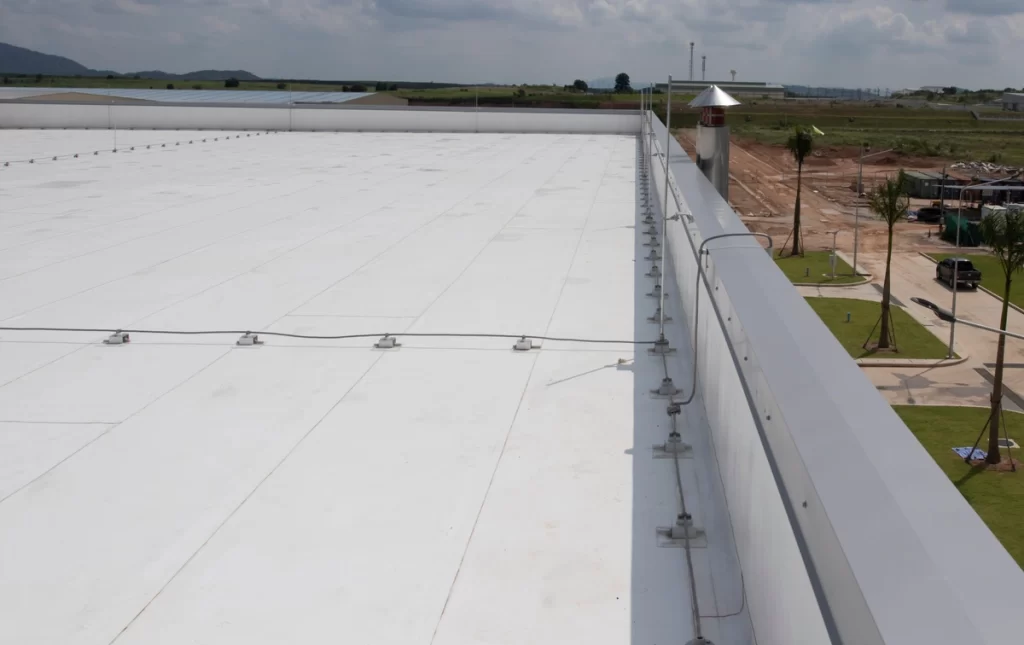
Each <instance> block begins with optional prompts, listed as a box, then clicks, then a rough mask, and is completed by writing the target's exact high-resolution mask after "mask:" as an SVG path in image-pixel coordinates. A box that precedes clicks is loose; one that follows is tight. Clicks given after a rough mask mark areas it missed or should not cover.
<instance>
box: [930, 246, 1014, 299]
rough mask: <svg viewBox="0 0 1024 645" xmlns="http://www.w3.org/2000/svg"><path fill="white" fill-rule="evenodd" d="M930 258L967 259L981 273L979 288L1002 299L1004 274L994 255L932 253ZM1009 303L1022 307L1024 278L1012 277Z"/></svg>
mask: <svg viewBox="0 0 1024 645" xmlns="http://www.w3.org/2000/svg"><path fill="white" fill-rule="evenodd" d="M932 257H933V258H935V259H936V260H944V259H946V258H952V257H965V258H967V259H969V260H970V261H971V263H972V264H974V268H976V269H977V270H979V271H981V286H983V287H985V288H986V289H988V290H989V291H991V292H993V293H996V294H999V297H1002V295H1003V288H1004V286H1005V285H1004V282H1005V280H1006V274H1005V273H1003V267H1001V266H999V260H998V259H996V257H995V256H994V255H974V254H966V253H933V254H932ZM1010 302H1012V303H1013V304H1015V305H1017V306H1018V307H1024V276H1014V280H1013V285H1012V286H1011V287H1010Z"/></svg>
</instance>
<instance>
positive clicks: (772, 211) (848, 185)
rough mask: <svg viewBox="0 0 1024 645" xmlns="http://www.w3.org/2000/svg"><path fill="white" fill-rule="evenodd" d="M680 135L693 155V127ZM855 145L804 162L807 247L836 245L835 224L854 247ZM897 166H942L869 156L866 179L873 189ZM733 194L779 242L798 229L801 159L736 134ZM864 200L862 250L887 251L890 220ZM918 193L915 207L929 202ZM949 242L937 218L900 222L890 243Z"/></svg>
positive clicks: (753, 222) (845, 246) (746, 217)
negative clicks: (942, 237) (741, 139)
mask: <svg viewBox="0 0 1024 645" xmlns="http://www.w3.org/2000/svg"><path fill="white" fill-rule="evenodd" d="M677 136H678V140H679V143H680V144H681V145H682V146H683V149H684V150H686V152H687V153H688V154H689V155H690V156H691V157H694V156H695V151H694V138H695V136H696V131H695V130H680V131H679V134H678V135H677ZM857 164H858V151H857V148H856V147H851V148H849V149H846V148H836V147H831V148H830V147H825V148H822V149H821V150H817V151H815V153H814V156H813V157H812V158H811V159H810V160H808V161H807V162H805V163H804V171H803V189H802V193H801V220H802V231H803V237H804V242H805V244H806V247H805V248H806V249H807V250H824V249H830V248H832V234H831V231H839V235H838V237H837V238H836V246H837V247H838V248H839V249H840V250H841V251H846V252H850V253H852V252H853V245H854V228H855V223H856V217H855V210H856V207H857V202H858V198H857V194H856V190H855V186H856V181H857ZM900 168H905V169H910V168H913V169H920V170H941V169H942V167H941V164H940V165H938V166H936V165H935V160H928V159H914V158H908V157H898V158H897V157H895V156H892V157H884V156H883V157H875V158H873V159H872V160H871V163H865V164H864V174H863V186H864V190H865V191H867V190H870V189H871V187H872V186H874V185H875V184H876V183H878V182H880V181H882V180H884V179H885V178H886V177H887V176H888V175H890V174H892V173H895V172H897V171H899V169H900ZM730 176H731V178H732V179H731V181H730V186H729V202H730V203H731V204H732V206H733V208H734V209H735V210H736V212H737V213H739V214H740V216H741V217H742V218H743V221H744V223H746V225H747V227H748V228H750V230H752V231H757V232H762V233H768V234H769V235H771V236H772V237H773V238H774V239H775V245H776V248H781V247H782V246H783V244H784V243H785V242H786V241H787V239H788V238H789V236H790V233H791V232H792V230H793V204H794V201H795V200H796V162H795V161H793V158H792V156H791V155H790V153H789V152H788V151H787V150H785V149H784V148H781V147H776V146H767V145H763V144H758V143H754V142H737V141H736V139H735V138H734V139H733V141H732V146H731V149H730ZM859 201H860V202H861V208H860V247H859V252H861V253H872V252H884V251H885V249H886V247H887V244H888V243H887V236H886V227H885V225H884V224H883V223H882V222H880V221H878V220H877V219H874V216H873V215H872V213H870V212H869V211H868V210H867V208H866V207H864V200H863V199H861V200H859ZM929 204H930V202H928V201H925V200H913V203H912V206H911V207H912V208H915V207H918V206H926V205H929ZM944 248H946V245H944V244H943V243H942V242H940V241H939V239H938V225H937V224H918V223H916V222H902V223H900V224H898V225H897V226H896V235H895V238H894V241H893V250H894V251H898V252H902V251H910V252H913V251H929V250H933V251H935V250H940V249H944Z"/></svg>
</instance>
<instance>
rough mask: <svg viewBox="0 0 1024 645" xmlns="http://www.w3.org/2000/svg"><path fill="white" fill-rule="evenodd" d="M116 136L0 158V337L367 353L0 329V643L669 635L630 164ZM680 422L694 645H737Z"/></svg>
mask: <svg viewBox="0 0 1024 645" xmlns="http://www.w3.org/2000/svg"><path fill="white" fill-rule="evenodd" d="M113 136H115V134H114V133H113V132H111V131H95V130H93V131H74V130H68V131H63V130H53V131H33V130H7V131H5V130H0V142H2V145H0V161H3V160H4V159H9V160H24V159H28V158H34V159H36V160H37V161H36V162H35V163H32V164H29V163H18V164H11V165H10V166H9V167H3V166H2V164H0V249H2V253H0V325H3V326H22V327H26V326H27V327H53V326H56V327H75V328H97V329H103V330H116V329H128V328H133V329H140V328H141V329H164V330H178V331H189V330H191V331H196V330H232V329H234V330H269V331H273V332H280V333H286V334H306V335H313V336H334V337H336V336H339V335H346V334H371V335H372V336H373V337H372V338H347V339H346V338H319V339H304V338H290V337H288V338H286V337H276V336H263V337H262V338H261V340H264V341H265V343H264V344H263V345H254V346H237V345H236V344H235V342H236V338H237V336H236V335H233V334H229V335H220V336H217V335H214V336H180V335H147V334H141V333H132V335H131V337H130V342H129V343H127V344H122V345H107V344H104V343H103V342H102V341H103V340H104V338H105V337H106V335H107V334H106V332H104V333H97V332H71V331H63V332H44V331H0V410H2V417H0V446H3V450H2V451H0V569H2V571H3V575H0V642H4V643H23V644H26V645H27V644H36V643H39V644H41V643H61V644H62V645H87V644H88V645H93V644H95V643H103V644H107V643H113V642H116V643H118V644H119V645H135V644H139V645H142V644H145V645H159V644H168V645H171V644H174V645H178V644H180V643H218V644H219V645H231V644H239V645H242V644H244V645H259V644H261V643H265V644H268V645H270V644H273V645H279V644H280V643H286V642H289V643H328V642H331V643H336V642H351V643H398V642H402V643H407V642H424V643H426V642H433V643H437V644H439V645H446V644H460V645H461V644H465V643H480V642H489V643H509V644H512V643H516V644H519V643H571V642H588V643H608V644H609V645H611V644H614V645H621V644H622V643H628V642H634V643H668V642H686V641H688V640H690V639H691V638H692V637H693V627H692V624H691V616H690V613H689V611H688V610H687V609H686V608H687V607H688V606H689V605H690V591H689V586H688V584H687V583H686V576H685V571H686V568H685V567H686V565H685V559H684V552H683V549H679V548H660V547H659V544H658V536H657V534H656V532H655V528H656V527H659V526H670V525H671V524H672V523H673V521H674V520H675V518H676V515H677V512H678V508H677V497H676V482H675V478H674V476H673V474H672V466H671V465H670V463H671V462H670V461H655V460H654V459H653V458H652V452H651V447H652V446H653V445H654V444H656V443H658V442H659V441H661V442H663V441H664V439H665V437H666V435H667V427H668V423H669V417H668V416H667V415H666V414H665V405H666V403H665V401H659V400H657V399H656V398H655V397H653V396H652V395H651V394H650V392H649V391H650V389H651V388H652V387H657V385H658V383H659V382H660V380H661V369H662V363H663V359H660V358H657V357H650V356H648V355H647V352H646V349H645V348H644V347H643V346H639V345H634V344H632V342H633V341H636V340H642V339H650V338H652V337H653V336H654V333H655V330H656V329H657V326H656V325H651V324H650V323H648V322H647V320H646V317H647V316H649V315H650V314H651V312H652V311H653V304H654V303H655V302H656V301H655V300H651V299H650V298H647V297H646V295H645V292H646V289H645V287H646V288H647V289H649V288H650V283H651V281H650V279H649V278H645V277H644V276H643V272H644V271H646V270H648V269H647V268H645V267H647V266H648V264H647V263H643V262H639V261H637V259H638V258H639V257H640V254H642V253H647V252H648V251H649V249H646V248H644V247H643V246H642V245H641V244H642V242H643V240H644V239H646V238H645V237H644V236H643V235H642V234H641V228H640V226H639V225H638V216H639V215H638V214H639V210H638V208H639V207H638V199H637V184H636V166H637V161H636V159H637V151H636V137H634V136H598V135H595V136H590V135H559V134H534V135H531V134H472V133H470V134H406V133H391V134H386V133H329V134H327V133H279V134H266V133H263V134H261V135H257V134H255V133H237V132H210V131H206V132H202V133H197V132H185V131H181V132H178V131H163V132H154V131H143V130H136V131H124V132H119V133H117V135H116V136H117V137H118V138H117V146H116V147H117V149H118V152H117V153H116V154H114V153H113V152H111V149H112V148H113V146H112V137H113ZM188 141H192V142H193V143H188ZM91 151H102V152H100V154H98V155H94V154H92V152H91ZM71 153H88V154H82V155H80V156H79V157H77V158H76V157H74V156H71V157H69V156H67V155H69V154H71ZM53 156H57V157H58V159H57V160H56V161H52V160H51V158H52V157H53ZM666 289H667V290H668V289H675V287H674V286H673V283H671V282H669V283H667V284H666ZM667 305H668V307H670V308H671V311H672V315H673V316H674V317H675V318H676V320H682V318H683V317H682V315H681V314H680V313H679V311H678V310H677V309H676V307H677V306H678V301H677V300H673V301H670V302H668V303H667ZM384 332H390V333H392V334H397V335H398V338H399V341H400V344H401V346H400V347H397V348H395V349H392V350H384V349H375V348H374V347H373V342H374V341H375V340H376V339H377V335H378V334H382V333H384ZM415 333H420V334H439V335H438V336H428V337H417V336H414V335H411V334H415ZM475 333H504V334H511V335H518V334H536V335H549V336H552V337H562V338H584V339H610V340H623V341H627V342H626V343H618V344H615V343H613V344H595V343H587V342H568V341H543V342H542V343H541V349H540V350H534V351H530V352H515V351H513V350H512V348H511V345H512V343H513V340H512V339H505V338H480V337H472V336H458V335H457V336H446V335H445V334H475ZM668 333H669V335H670V338H671V341H672V344H673V345H675V346H677V347H679V348H680V349H679V352H678V354H677V355H675V356H673V357H671V358H670V359H669V360H668V362H667V365H668V368H667V369H670V370H671V373H672V374H673V376H674V377H675V378H676V379H677V381H678V382H679V383H681V384H682V383H688V382H689V380H688V379H689V377H688V374H689V370H690V369H691V367H690V363H689V361H690V360H691V359H692V356H691V355H690V353H689V350H688V348H689V345H688V343H687V341H686V337H685V334H686V333H687V331H686V326H685V325H683V324H675V325H673V326H671V327H670V328H669V329H668ZM699 401H700V398H699V397H698V402H699ZM680 421H681V423H683V424H684V425H685V427H686V429H687V435H688V437H692V441H693V443H694V446H693V451H694V457H695V459H689V460H681V461H680V463H681V468H682V482H683V486H685V487H686V488H687V490H688V491H691V492H690V493H689V495H690V503H692V504H693V507H691V511H692V512H693V513H694V515H695V516H696V517H699V518H700V520H701V522H702V523H703V524H704V525H705V526H706V528H707V531H708V535H709V536H712V539H709V540H708V544H707V546H706V548H700V549H695V550H694V553H693V557H694V565H695V570H696V575H697V592H698V596H699V597H700V603H701V604H700V606H701V608H702V610H703V611H704V612H706V614H708V615H709V616H722V618H707V619H706V620H705V623H704V633H705V634H706V635H707V636H708V637H709V638H710V639H711V640H713V641H714V642H720V643H730V644H735V643H751V642H753V639H752V634H751V625H750V620H749V617H748V615H747V614H746V610H745V602H744V600H745V599H744V595H743V585H742V577H741V575H740V572H739V566H738V564H737V555H736V551H735V547H734V543H733V538H732V533H731V524H730V520H729V515H728V513H727V505H726V503H725V501H724V498H723V492H722V484H721V475H720V474H719V473H718V472H717V466H716V463H717V462H716V459H715V456H714V452H713V448H712V445H711V441H710V437H709V435H708V432H707V420H706V418H705V417H704V414H703V407H702V406H701V405H697V406H692V407H688V408H687V409H686V410H685V411H684V413H683V415H682V417H681V419H680ZM788 565H793V566H799V562H797V563H796V564H795V565H794V563H792V562H790V563H787V566H788Z"/></svg>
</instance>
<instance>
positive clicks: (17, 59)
mask: <svg viewBox="0 0 1024 645" xmlns="http://www.w3.org/2000/svg"><path fill="white" fill-rule="evenodd" d="M0 74H42V75H44V76H111V75H113V76H126V77H129V78H131V77H132V76H139V77H141V78H151V79H153V80H158V81H165V80H166V81H224V80H227V79H229V78H237V79H238V80H240V81H258V80H260V77H259V76H256V75H255V74H251V73H249V72H247V71H245V70H219V69H204V70H200V71H198V72H189V73H188V74H170V73H168V72H161V71H149V72H134V73H131V74H119V73H117V72H111V71H109V70H99V69H89V68H88V67H86V66H85V65H82V64H80V63H76V62H75V61H73V60H71V59H70V58H64V57H63V56H54V55H52V54H43V53H41V52H37V51H32V50H31V49H25V48H24V47H15V46H14V45H8V44H7V43H0Z"/></svg>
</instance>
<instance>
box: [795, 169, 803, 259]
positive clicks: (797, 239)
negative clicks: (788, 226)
mask: <svg viewBox="0 0 1024 645" xmlns="http://www.w3.org/2000/svg"><path fill="white" fill-rule="evenodd" d="M803 170H804V164H803V162H802V161H801V162H799V163H797V165H796V208H794V210H793V255H800V184H801V183H802V179H803Z"/></svg>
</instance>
